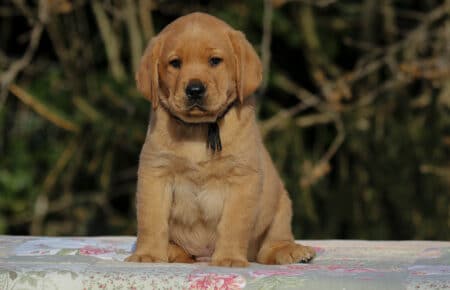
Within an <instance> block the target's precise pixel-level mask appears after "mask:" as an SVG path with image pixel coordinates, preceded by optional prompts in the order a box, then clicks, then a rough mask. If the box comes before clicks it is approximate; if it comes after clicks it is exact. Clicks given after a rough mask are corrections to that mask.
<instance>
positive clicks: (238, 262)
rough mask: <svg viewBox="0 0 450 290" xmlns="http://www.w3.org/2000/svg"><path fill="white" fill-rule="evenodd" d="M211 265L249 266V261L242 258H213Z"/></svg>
mask: <svg viewBox="0 0 450 290" xmlns="http://www.w3.org/2000/svg"><path fill="white" fill-rule="evenodd" d="M210 265H211V266H221V267H247V266H248V265H249V264H248V261H247V260H246V259H242V258H213V259H212V261H211V263H210Z"/></svg>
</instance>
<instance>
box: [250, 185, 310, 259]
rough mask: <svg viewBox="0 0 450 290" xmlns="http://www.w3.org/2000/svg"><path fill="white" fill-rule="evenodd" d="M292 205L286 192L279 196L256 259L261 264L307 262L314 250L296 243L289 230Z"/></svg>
mask: <svg viewBox="0 0 450 290" xmlns="http://www.w3.org/2000/svg"><path fill="white" fill-rule="evenodd" d="M291 218H292V207H291V201H290V199H289V196H288V194H287V192H283V193H282V194H281V197H280V201H279V204H278V209H277V212H276V213H275V216H274V219H273V221H272V224H271V225H270V226H269V229H268V231H267V234H266V236H265V238H264V240H263V242H262V245H261V248H260V250H259V252H258V256H257V258H256V261H257V262H258V263H262V264H278V265H281V264H292V263H297V262H308V261H310V260H311V259H312V258H313V257H314V256H315V252H314V250H313V249H312V248H311V247H307V246H302V245H299V244H296V243H295V241H294V237H293V235H292V230H291Z"/></svg>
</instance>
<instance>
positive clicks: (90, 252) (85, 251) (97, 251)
mask: <svg viewBox="0 0 450 290" xmlns="http://www.w3.org/2000/svg"><path fill="white" fill-rule="evenodd" d="M112 252H114V249H106V248H96V247H93V246H84V247H83V248H80V250H79V253H80V255H83V256H95V255H102V254H107V253H112Z"/></svg>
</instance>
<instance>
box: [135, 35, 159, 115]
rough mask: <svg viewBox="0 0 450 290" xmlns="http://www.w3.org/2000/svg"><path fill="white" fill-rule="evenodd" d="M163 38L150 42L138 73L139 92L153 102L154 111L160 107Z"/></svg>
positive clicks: (156, 38) (157, 37)
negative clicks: (159, 67)
mask: <svg viewBox="0 0 450 290" xmlns="http://www.w3.org/2000/svg"><path fill="white" fill-rule="evenodd" d="M161 47H162V39H161V36H156V37H153V38H152V40H150V43H149V44H148V46H147V48H146V49H145V52H144V55H143V56H142V58H141V63H140V65H139V69H138V71H137V72H136V84H137V88H138V89H139V91H140V92H141V93H142V94H143V95H144V96H145V97H146V98H147V99H149V100H150V101H151V102H152V106H153V109H156V108H157V107H158V98H159V97H158V93H159V77H158V64H159V57H160V55H161Z"/></svg>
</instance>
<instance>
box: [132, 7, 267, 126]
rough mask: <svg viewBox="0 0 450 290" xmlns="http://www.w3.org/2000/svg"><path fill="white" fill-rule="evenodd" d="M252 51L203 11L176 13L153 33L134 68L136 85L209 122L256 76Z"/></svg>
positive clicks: (182, 114)
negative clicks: (164, 25)
mask: <svg viewBox="0 0 450 290" xmlns="http://www.w3.org/2000/svg"><path fill="white" fill-rule="evenodd" d="M261 77H262V67H261V62H260V60H259V58H258V55H257V54H256V52H255V51H254V49H253V47H252V46H251V44H250V43H249V42H248V41H247V40H246V38H245V36H244V35H243V34H242V33H241V32H239V31H236V30H234V29H232V28H231V27H230V26H229V25H227V24H226V23H225V22H223V21H221V20H219V19H217V18H215V17H213V16H210V15H207V14H203V13H192V14H189V15H186V16H183V17H180V18H178V19H177V20H175V21H174V22H172V23H171V24H169V25H168V26H167V27H166V28H165V29H164V30H162V31H161V32H160V33H159V34H158V35H157V36H156V37H154V38H153V39H152V40H151V41H150V43H149V45H148V47H147V49H146V51H145V53H144V56H143V57H142V60H141V64H140V68H139V70H138V72H137V73H136V81H137V86H138V89H139V90H140V91H141V92H142V93H143V94H144V95H145V96H146V97H147V98H148V99H150V100H151V102H152V104H153V108H155V109H156V107H157V106H158V105H159V104H161V105H162V106H164V107H165V108H166V109H168V110H169V111H170V113H171V114H174V115H175V116H176V117H178V118H180V119H181V120H183V121H185V122H188V123H203V122H215V121H216V120H217V118H218V117H219V116H220V115H221V114H222V113H223V112H224V111H225V110H226V109H227V107H228V106H229V105H230V104H231V103H232V102H234V101H235V100H236V99H239V100H240V101H241V102H242V101H243V99H244V98H245V97H247V96H248V95H250V94H252V93H253V92H254V91H255V90H256V89H257V87H258V86H259V84H260V82H261Z"/></svg>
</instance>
